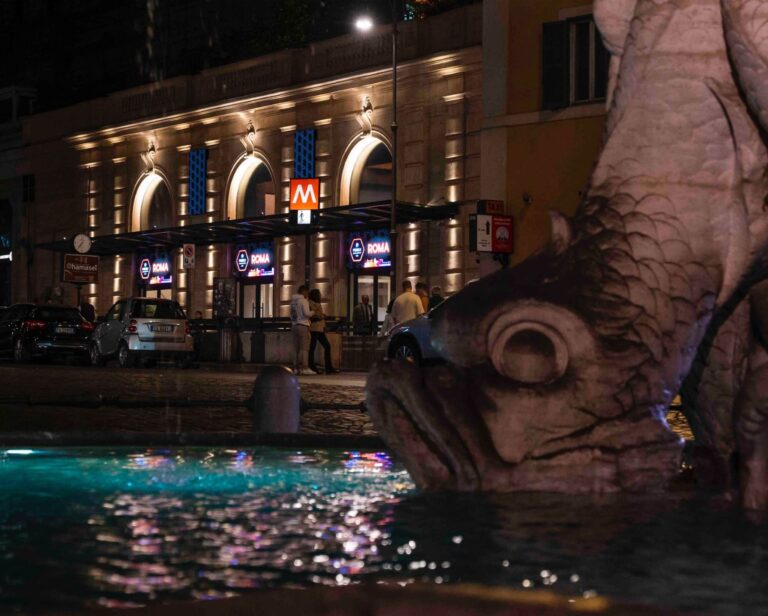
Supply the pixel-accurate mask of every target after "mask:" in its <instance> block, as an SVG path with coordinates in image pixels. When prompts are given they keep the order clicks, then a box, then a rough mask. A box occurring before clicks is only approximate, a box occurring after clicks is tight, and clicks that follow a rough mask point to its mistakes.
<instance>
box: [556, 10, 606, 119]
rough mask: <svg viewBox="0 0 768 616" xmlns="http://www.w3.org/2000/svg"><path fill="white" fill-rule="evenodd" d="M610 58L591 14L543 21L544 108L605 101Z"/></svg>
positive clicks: (560, 107)
mask: <svg viewBox="0 0 768 616" xmlns="http://www.w3.org/2000/svg"><path fill="white" fill-rule="evenodd" d="M609 59H610V56H609V54H608V50H607V49H606V48H605V45H604V44H603V40H602V38H601V36H600V33H599V32H598V30H597V27H596V26H595V22H594V20H593V18H592V16H591V15H589V16H585V17H579V18H576V19H571V20H567V21H555V22H549V23H545V24H543V32H542V99H543V101H542V106H543V107H544V109H562V108H563V107H568V106H569V105H576V104H581V103H591V102H595V101H600V100H604V99H605V96H606V91H607V88H608V64H609Z"/></svg>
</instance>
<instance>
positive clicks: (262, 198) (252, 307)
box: [226, 153, 276, 319]
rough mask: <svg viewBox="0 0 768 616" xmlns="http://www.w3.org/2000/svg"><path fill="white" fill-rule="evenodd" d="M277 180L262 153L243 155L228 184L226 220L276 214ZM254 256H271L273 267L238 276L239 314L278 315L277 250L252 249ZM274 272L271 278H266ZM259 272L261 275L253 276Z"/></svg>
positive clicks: (251, 316) (266, 245)
mask: <svg viewBox="0 0 768 616" xmlns="http://www.w3.org/2000/svg"><path fill="white" fill-rule="evenodd" d="M275 201H276V197H275V181H274V175H273V173H272V169H271V167H270V166H269V164H268V163H267V161H266V158H265V157H264V156H262V155H261V154H259V153H253V154H250V153H246V154H243V155H242V156H241V157H240V158H239V159H238V160H237V162H236V163H235V165H234V167H233V168H232V172H231V173H230V174H229V182H228V183H227V197H226V204H227V219H228V220H237V219H239V218H253V217H256V216H271V215H272V214H275V213H276V211H275V209H276V208H275ZM248 254H249V255H250V256H251V257H254V256H257V257H264V255H267V254H269V255H270V258H269V262H270V265H271V268H270V267H264V268H262V267H253V268H250V269H249V273H248V274H247V275H241V276H238V279H239V284H238V314H239V315H240V316H241V317H242V318H245V319H269V318H272V317H274V316H275V284H274V280H275V278H274V272H275V263H274V256H275V255H274V250H273V246H272V243H264V244H263V245H259V246H255V245H252V246H249V248H248ZM268 272H271V275H264V274H265V273H268ZM256 273H259V274H260V275H258V276H256V275H253V276H252V275H251V274H256Z"/></svg>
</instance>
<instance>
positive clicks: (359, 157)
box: [339, 132, 392, 205]
mask: <svg viewBox="0 0 768 616" xmlns="http://www.w3.org/2000/svg"><path fill="white" fill-rule="evenodd" d="M391 197H392V150H391V148H390V147H389V144H388V143H387V142H386V141H385V140H384V138H383V136H382V135H381V134H379V133H376V132H372V133H370V134H367V135H361V136H360V137H358V138H357V140H356V141H354V142H353V143H352V144H351V145H350V147H349V148H348V150H347V153H346V155H345V157H344V165H343V166H342V170H341V176H340V184H339V205H354V204H356V203H373V202H376V201H386V200H388V199H390V198H391Z"/></svg>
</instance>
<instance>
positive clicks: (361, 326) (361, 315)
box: [352, 295, 374, 336]
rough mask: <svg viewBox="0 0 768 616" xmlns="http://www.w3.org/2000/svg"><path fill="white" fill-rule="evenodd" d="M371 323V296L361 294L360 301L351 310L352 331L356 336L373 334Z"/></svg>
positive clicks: (372, 322)
mask: <svg viewBox="0 0 768 616" xmlns="http://www.w3.org/2000/svg"><path fill="white" fill-rule="evenodd" d="M373 324H374V321H373V308H372V307H371V298H370V297H368V296H367V295H363V296H362V297H360V303H359V304H358V305H357V306H355V309H354V310H353V311H352V332H353V333H354V334H355V335H356V336H370V335H372V334H373V329H374V326H373Z"/></svg>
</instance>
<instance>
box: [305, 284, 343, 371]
mask: <svg viewBox="0 0 768 616" xmlns="http://www.w3.org/2000/svg"><path fill="white" fill-rule="evenodd" d="M322 301H323V298H322V297H321V295H320V290H319V289H312V290H311V291H310V292H309V309H310V310H311V311H312V316H311V317H310V323H309V335H310V337H311V339H310V342H309V362H308V363H309V369H310V370H312V371H313V372H317V373H319V372H320V370H319V369H318V367H317V365H316V364H315V349H316V348H317V344H318V343H320V346H322V347H323V351H324V354H325V373H326V374H336V373H338V372H339V371H338V370H336V368H334V367H333V360H332V359H331V343H330V342H329V341H328V336H326V335H325V313H324V312H323V305H322Z"/></svg>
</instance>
